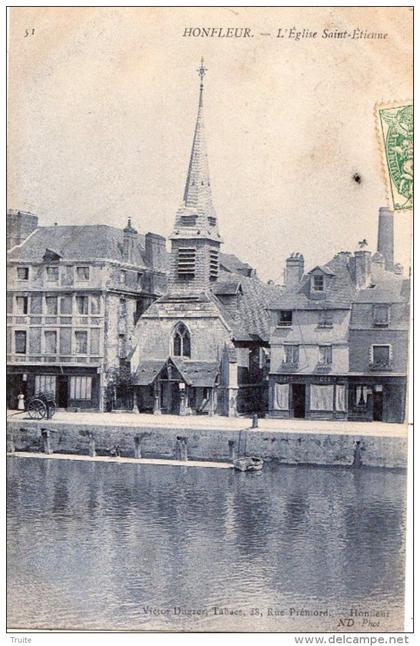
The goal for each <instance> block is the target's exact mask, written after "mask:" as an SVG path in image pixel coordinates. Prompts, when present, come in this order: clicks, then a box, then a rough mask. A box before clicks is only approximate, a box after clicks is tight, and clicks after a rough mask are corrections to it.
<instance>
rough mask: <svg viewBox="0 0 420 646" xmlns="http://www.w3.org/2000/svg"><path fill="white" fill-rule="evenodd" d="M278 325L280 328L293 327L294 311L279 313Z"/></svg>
mask: <svg viewBox="0 0 420 646" xmlns="http://www.w3.org/2000/svg"><path fill="white" fill-rule="evenodd" d="M277 324H278V325H279V326H280V327H287V326H288V325H292V310H280V312H278V318H277Z"/></svg>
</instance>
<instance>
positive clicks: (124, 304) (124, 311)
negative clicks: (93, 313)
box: [119, 298, 127, 317]
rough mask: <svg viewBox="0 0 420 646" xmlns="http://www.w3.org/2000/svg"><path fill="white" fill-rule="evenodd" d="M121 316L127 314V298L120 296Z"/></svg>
mask: <svg viewBox="0 0 420 646" xmlns="http://www.w3.org/2000/svg"><path fill="white" fill-rule="evenodd" d="M119 309H120V317H124V316H127V301H126V300H125V298H120V308H119Z"/></svg>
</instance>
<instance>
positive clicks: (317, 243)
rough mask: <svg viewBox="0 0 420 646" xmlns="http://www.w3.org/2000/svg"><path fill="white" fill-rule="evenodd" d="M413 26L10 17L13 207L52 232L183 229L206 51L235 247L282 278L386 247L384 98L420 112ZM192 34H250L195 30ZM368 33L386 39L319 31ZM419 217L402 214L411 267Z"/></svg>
mask: <svg viewBox="0 0 420 646" xmlns="http://www.w3.org/2000/svg"><path fill="white" fill-rule="evenodd" d="M411 21H412V14H411V10H410V9H409V8H405V7H400V8H395V7H394V8H390V7H382V8H378V7H376V8H366V7H365V8H361V7H359V8H343V7H342V8H337V7H335V8H334V7H330V8H328V7H325V8H313V7H311V8H285V7H277V8H250V7H247V8H238V7H235V8H228V7H225V8H213V7H212V8H207V9H206V8H202V7H190V8H130V7H129V8H122V7H107V8H104V7H102V8H98V7H96V8H82V7H78V8H77V7H73V8H65V7H41V8H28V7H27V8H23V7H22V8H12V9H11V11H10V28H9V103H8V106H9V108H8V113H9V127H8V181H9V188H8V206H9V208H16V209H21V210H28V211H31V212H33V213H35V214H37V215H38V216H39V220H40V224H42V225H51V224H53V223H54V222H57V223H58V224H96V223H104V224H110V225H113V226H117V227H121V228H123V227H124V226H125V225H126V223H127V218H128V217H131V218H132V221H133V224H134V225H135V226H136V228H137V229H138V230H139V231H140V232H142V233H146V232H147V231H154V232H156V233H160V234H162V235H165V236H168V235H170V233H171V230H172V227H173V224H174V220H175V213H176V211H177V208H178V206H179V205H180V203H181V199H182V194H183V188H184V183H185V179H186V173H187V167H188V161H189V154H190V150H191V144H192V137H193V131H194V125H195V118H196V113H197V101H198V90H199V78H198V75H197V73H196V70H197V68H198V66H199V64H200V58H201V56H203V57H204V59H205V65H206V67H207V68H208V73H207V74H206V77H205V96H204V109H205V124H206V135H207V146H208V154H209V164H210V175H211V180H212V190H213V200H214V204H215V207H216V211H217V215H218V218H219V229H220V231H221V234H222V237H223V240H224V246H223V251H225V252H227V253H235V254H236V255H238V256H239V257H240V258H241V259H242V260H244V261H246V262H249V263H250V264H251V265H252V266H254V267H256V269H257V271H258V274H259V275H260V276H261V277H262V278H263V279H265V280H268V279H273V280H275V281H276V282H282V278H283V268H284V262H285V259H286V257H287V256H288V255H289V254H290V253H291V252H295V251H299V252H301V253H303V255H304V257H305V269H307V270H309V269H310V268H311V267H313V266H314V265H316V264H322V263H324V262H327V261H328V260H329V259H330V258H331V257H332V256H333V255H334V254H335V253H336V252H338V251H340V250H348V251H354V250H355V249H356V248H357V245H358V242H359V241H360V240H362V239H364V238H366V239H367V240H368V243H369V248H370V249H371V250H372V251H375V249H376V236H377V215H378V209H379V207H380V206H387V205H388V206H390V205H391V203H390V201H389V197H388V195H387V188H386V181H385V176H384V172H385V171H384V167H383V162H382V150H381V143H380V137H379V134H378V130H377V122H376V118H375V106H377V105H378V104H382V105H391V104H405V103H408V102H410V99H411V95H412V32H411V30H412V26H411ZM190 27H192V28H200V27H201V28H202V27H223V28H225V29H226V28H228V27H242V28H244V27H247V28H249V29H250V30H251V33H252V37H251V38H226V37H225V38H214V37H213V38H206V37H202V36H198V37H192V36H184V35H183V34H184V33H185V29H188V28H190ZM279 28H282V30H283V31H282V33H283V34H285V37H284V38H277V37H276V35H277V33H278V29H279ZM291 28H296V30H297V31H303V30H304V29H306V30H307V32H315V31H316V32H317V33H318V36H317V37H315V38H301V39H300V40H296V39H295V38H293V37H289V34H290V32H289V31H287V30H289V29H291ZM355 28H359V29H360V30H362V31H363V30H368V31H369V32H375V33H387V38H386V39H360V40H353V39H340V38H325V39H323V38H321V34H322V32H323V30H324V29H326V30H327V31H328V33H335V32H337V31H338V32H341V31H344V30H348V31H352V30H353V29H355ZM26 31H28V35H25V34H26ZM261 34H270V35H268V36H264V35H261ZM355 174H356V175H358V176H359V179H360V181H359V182H356V181H355V180H354V175H355ZM411 218H412V213H411V212H410V211H403V212H398V213H396V215H395V259H396V261H398V262H401V263H402V264H403V265H404V266H405V267H406V268H407V267H408V266H409V264H410V236H411Z"/></svg>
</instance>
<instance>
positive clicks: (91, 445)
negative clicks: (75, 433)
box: [89, 433, 96, 458]
mask: <svg viewBox="0 0 420 646" xmlns="http://www.w3.org/2000/svg"><path fill="white" fill-rule="evenodd" d="M89 455H90V457H91V458H94V457H96V442H95V437H94V435H93V433H89Z"/></svg>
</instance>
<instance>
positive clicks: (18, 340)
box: [15, 330, 26, 354]
mask: <svg viewBox="0 0 420 646" xmlns="http://www.w3.org/2000/svg"><path fill="white" fill-rule="evenodd" d="M15 352H16V354H26V332H25V331H24V330H16V332H15Z"/></svg>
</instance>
